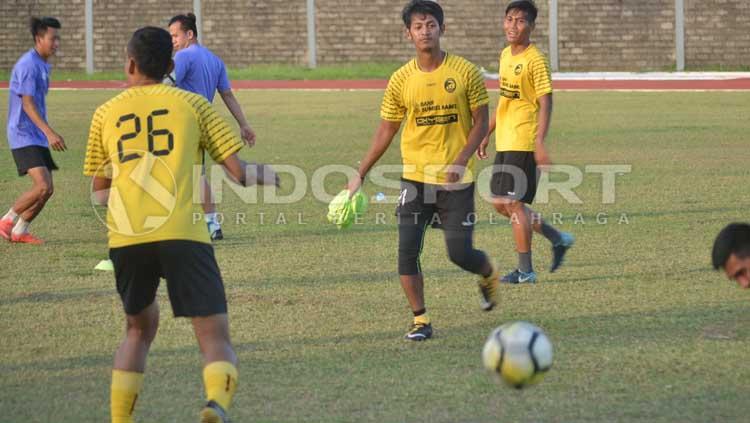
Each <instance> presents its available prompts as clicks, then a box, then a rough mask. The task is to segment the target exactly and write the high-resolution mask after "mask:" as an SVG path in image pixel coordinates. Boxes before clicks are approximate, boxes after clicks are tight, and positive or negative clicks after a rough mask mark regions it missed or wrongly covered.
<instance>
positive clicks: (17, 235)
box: [11, 166, 54, 244]
mask: <svg viewBox="0 0 750 423" xmlns="http://www.w3.org/2000/svg"><path fill="white" fill-rule="evenodd" d="M27 173H28V175H29V177H30V178H31V181H32V186H31V188H30V189H29V190H28V191H26V192H25V193H23V194H22V195H21V196H20V197H19V198H18V200H16V202H15V203H14V204H13V207H12V210H14V211H15V212H16V213H17V214H18V220H17V221H16V224H15V226H13V229H12V230H11V241H13V242H23V243H30V244H40V243H42V241H41V240H40V239H38V238H36V237H34V236H33V235H31V234H30V233H29V225H31V222H32V221H33V220H34V218H36V217H37V216H38V215H39V213H40V212H41V211H42V209H43V208H44V205H45V204H47V201H48V200H49V199H50V197H51V196H52V193H53V192H54V187H53V183H52V172H50V170H49V169H47V168H46V167H44V166H37V167H34V168H31V169H28V170H27Z"/></svg>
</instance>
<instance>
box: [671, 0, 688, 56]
mask: <svg viewBox="0 0 750 423" xmlns="http://www.w3.org/2000/svg"><path fill="white" fill-rule="evenodd" d="M674 19H675V25H674V40H675V61H676V62H677V70H678V71H684V70H685V0H675V2H674Z"/></svg>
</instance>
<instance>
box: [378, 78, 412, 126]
mask: <svg viewBox="0 0 750 423" xmlns="http://www.w3.org/2000/svg"><path fill="white" fill-rule="evenodd" d="M405 84H406V78H405V77H404V76H403V75H402V74H401V73H399V72H396V73H394V74H393V75H391V79H390V80H389V81H388V87H386V89H385V94H384V95H383V102H382V104H381V105H380V117H381V118H382V119H383V120H387V121H391V122H401V121H402V120H404V117H405V116H406V106H405V105H404V101H403V96H402V92H403V89H404V85H405Z"/></svg>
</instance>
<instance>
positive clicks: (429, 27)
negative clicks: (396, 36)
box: [401, 0, 445, 50]
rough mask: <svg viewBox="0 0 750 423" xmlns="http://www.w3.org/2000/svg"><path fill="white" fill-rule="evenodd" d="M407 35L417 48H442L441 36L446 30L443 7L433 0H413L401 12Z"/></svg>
mask: <svg viewBox="0 0 750 423" xmlns="http://www.w3.org/2000/svg"><path fill="white" fill-rule="evenodd" d="M401 18H402V19H403V20H404V26H405V30H406V37H407V38H409V40H411V41H412V42H413V43H414V46H415V47H416V48H417V50H432V49H435V48H440V36H441V35H443V31H445V26H444V25H443V8H442V7H440V5H439V4H438V3H437V2H435V1H432V0H411V1H410V2H409V3H408V4H407V5H406V6H405V7H404V10H403V12H401Z"/></svg>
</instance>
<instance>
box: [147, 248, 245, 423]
mask: <svg viewBox="0 0 750 423" xmlns="http://www.w3.org/2000/svg"><path fill="white" fill-rule="evenodd" d="M159 258H160V259H161V262H162V266H163V267H162V269H163V271H164V277H165V278H166V279H167V287H168V292H169V301H170V303H171V304H172V310H173V312H174V315H175V317H189V318H191V320H192V323H193V330H194V332H195V336H196V338H197V340H198V345H199V347H200V350H201V354H202V355H203V362H204V368H203V383H204V387H205V390H206V405H205V406H204V407H203V409H202V410H201V414H200V415H201V421H202V422H204V423H221V422H224V421H227V420H226V419H227V417H226V411H227V409H228V408H229V406H230V405H231V402H232V398H233V396H234V393H235V390H236V389H237V378H238V373H237V367H236V365H237V356H236V355H235V353H234V350H233V348H232V344H231V341H230V339H229V321H228V318H227V301H226V296H225V293H224V283H223V281H222V279H221V274H220V272H219V266H218V265H217V263H216V258H215V257H214V250H213V247H212V246H211V245H208V244H203V243H200V242H194V241H178V240H172V241H165V242H163V243H160V250H159Z"/></svg>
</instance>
